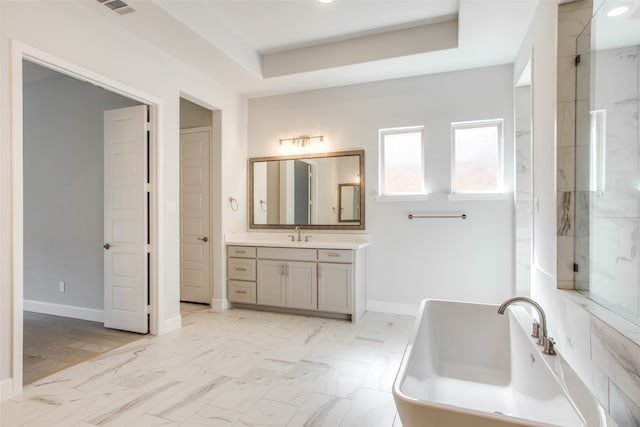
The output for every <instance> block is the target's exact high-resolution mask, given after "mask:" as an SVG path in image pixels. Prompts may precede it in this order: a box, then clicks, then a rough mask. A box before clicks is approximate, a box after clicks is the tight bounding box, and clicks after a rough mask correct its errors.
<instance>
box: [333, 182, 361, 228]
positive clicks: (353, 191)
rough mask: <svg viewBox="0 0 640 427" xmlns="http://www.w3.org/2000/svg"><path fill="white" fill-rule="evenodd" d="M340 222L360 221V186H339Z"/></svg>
mask: <svg viewBox="0 0 640 427" xmlns="http://www.w3.org/2000/svg"><path fill="white" fill-rule="evenodd" d="M338 188H339V189H338V222H354V221H355V222H357V221H359V220H360V184H339V185H338Z"/></svg>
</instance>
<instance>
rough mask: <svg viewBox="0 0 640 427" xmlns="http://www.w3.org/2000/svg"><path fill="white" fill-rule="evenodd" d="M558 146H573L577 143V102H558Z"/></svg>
mask: <svg viewBox="0 0 640 427" xmlns="http://www.w3.org/2000/svg"><path fill="white" fill-rule="evenodd" d="M557 114H558V124H557V126H558V139H557V144H558V147H573V146H575V145H576V132H575V123H576V103H575V101H566V102H559V103H558V113H557Z"/></svg>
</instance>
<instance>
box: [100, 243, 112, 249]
mask: <svg viewBox="0 0 640 427" xmlns="http://www.w3.org/2000/svg"><path fill="white" fill-rule="evenodd" d="M102 247H103V248H105V249H106V250H109V248H110V247H111V245H110V244H108V243H105V244H104V245H102Z"/></svg>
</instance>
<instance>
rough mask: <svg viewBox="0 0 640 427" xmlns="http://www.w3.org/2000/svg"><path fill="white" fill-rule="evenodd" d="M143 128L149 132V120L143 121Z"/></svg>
mask: <svg viewBox="0 0 640 427" xmlns="http://www.w3.org/2000/svg"><path fill="white" fill-rule="evenodd" d="M144 130H145V131H147V132H151V122H145V123H144Z"/></svg>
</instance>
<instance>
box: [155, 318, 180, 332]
mask: <svg viewBox="0 0 640 427" xmlns="http://www.w3.org/2000/svg"><path fill="white" fill-rule="evenodd" d="M180 328H182V316H180V315H177V316H174V317H172V318H171V319H167V320H165V321H164V323H163V328H162V330H161V331H160V334H159V335H162V334H168V333H169V332H171V331H175V330H176V329H180Z"/></svg>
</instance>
